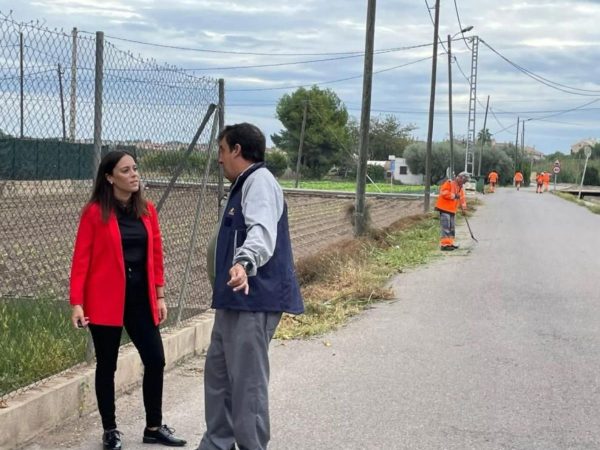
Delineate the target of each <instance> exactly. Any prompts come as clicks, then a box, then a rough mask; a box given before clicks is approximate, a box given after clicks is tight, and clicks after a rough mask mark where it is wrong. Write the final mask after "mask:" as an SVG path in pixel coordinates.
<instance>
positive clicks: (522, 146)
mask: <svg viewBox="0 0 600 450" xmlns="http://www.w3.org/2000/svg"><path fill="white" fill-rule="evenodd" d="M525 122H527V121H526V120H522V121H521V154H522V155H523V158H525Z"/></svg>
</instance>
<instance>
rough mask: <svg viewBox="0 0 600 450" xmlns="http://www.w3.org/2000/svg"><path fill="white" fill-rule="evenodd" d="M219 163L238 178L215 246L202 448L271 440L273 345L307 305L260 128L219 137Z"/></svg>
mask: <svg viewBox="0 0 600 450" xmlns="http://www.w3.org/2000/svg"><path fill="white" fill-rule="evenodd" d="M218 140H219V164H221V165H222V167H223V172H224V174H225V177H226V178H227V179H228V180H229V181H230V182H231V183H232V185H231V188H230V190H229V195H228V198H227V204H226V206H225V208H224V210H223V213H222V216H221V220H220V223H219V227H218V232H217V235H216V236H215V238H214V239H213V241H212V242H211V243H210V244H209V249H208V272H209V277H210V278H211V281H212V283H213V300H212V307H213V308H214V309H215V310H216V312H215V323H214V326H213V331H212V335H211V342H210V346H209V348H208V353H207V355H206V363H205V371H204V374H205V375H204V396H205V404H206V428H207V430H206V432H205V433H204V436H203V437H202V441H201V442H200V446H199V447H198V449H199V450H231V449H235V444H236V443H237V446H238V448H240V449H244V450H249V449H252V450H263V449H266V448H267V444H268V442H269V439H270V426H269V401H268V384H269V356H268V349H269V342H270V341H271V339H272V337H273V334H274V333H275V329H276V328H277V325H278V324H279V320H280V319H281V315H282V313H283V312H287V313H291V314H301V313H302V312H304V305H303V302H302V297H301V295H300V288H299V286H298V282H297V279H296V275H295V271H294V259H293V256H292V245H291V241H290V235H289V227H288V216H287V206H286V204H285V201H284V198H283V192H282V190H281V187H280V186H279V184H278V183H277V180H275V178H274V177H273V175H272V174H271V172H269V170H267V168H266V167H265V163H264V156H265V137H264V135H263V133H262V132H261V131H260V130H259V129H258V128H257V127H256V126H254V125H251V124H248V123H241V124H236V125H230V126H227V127H225V128H224V129H223V131H222V132H221V133H220V134H219V138H218Z"/></svg>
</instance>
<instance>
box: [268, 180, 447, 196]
mask: <svg viewBox="0 0 600 450" xmlns="http://www.w3.org/2000/svg"><path fill="white" fill-rule="evenodd" d="M279 184H280V185H281V186H282V187H284V188H293V187H294V185H295V182H294V180H279ZM298 187H299V188H300V189H314V190H320V191H346V192H354V191H356V183H355V182H354V181H330V180H306V181H300V184H299V186H298ZM423 190H424V186H421V185H417V186H413V185H404V184H394V185H391V184H390V183H375V184H373V183H369V182H367V192H386V193H396V194H422V193H423ZM437 190H438V186H431V192H435V193H437Z"/></svg>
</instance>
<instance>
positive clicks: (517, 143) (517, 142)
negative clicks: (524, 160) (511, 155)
mask: <svg viewBox="0 0 600 450" xmlns="http://www.w3.org/2000/svg"><path fill="white" fill-rule="evenodd" d="M520 122H521V118H520V117H517V137H516V138H515V172H516V171H517V167H518V164H517V162H518V159H519V123H520Z"/></svg>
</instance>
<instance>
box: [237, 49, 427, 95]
mask: <svg viewBox="0 0 600 450" xmlns="http://www.w3.org/2000/svg"><path fill="white" fill-rule="evenodd" d="M431 58H432V57H431V56H428V57H426V58H421V59H418V60H416V61H411V62H408V63H405V64H400V65H398V66H393V67H388V68H387V69H382V70H376V71H374V72H373V74H374V75H375V74H379V73H383V72H389V71H390V70H395V69H400V68H402V67H407V66H410V65H412V64H417V63H420V62H423V61H427V60H428V59H431ZM362 77H363V75H362V74H361V75H356V76H352V77H346V78H338V79H336V80H329V81H319V82H317V83H306V84H300V85H295V86H280V87H270V88H248V89H228V92H260V91H279V90H286V89H298V88H302V87H307V86H320V85H323V84H332V83H340V82H342V81H348V80H355V79H357V78H362Z"/></svg>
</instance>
